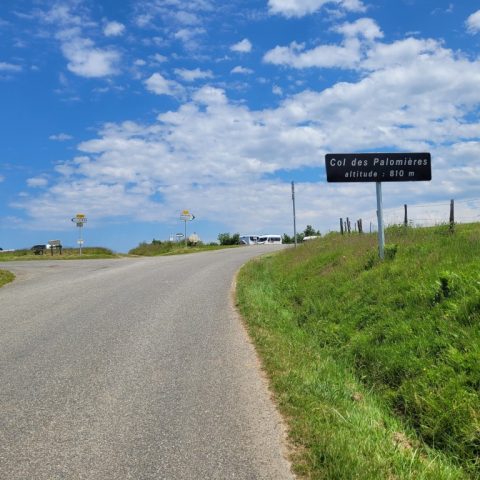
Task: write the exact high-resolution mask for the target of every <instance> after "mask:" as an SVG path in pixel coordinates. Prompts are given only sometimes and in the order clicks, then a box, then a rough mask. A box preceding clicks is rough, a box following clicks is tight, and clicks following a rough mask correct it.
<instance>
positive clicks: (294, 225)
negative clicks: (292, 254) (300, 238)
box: [292, 182, 297, 248]
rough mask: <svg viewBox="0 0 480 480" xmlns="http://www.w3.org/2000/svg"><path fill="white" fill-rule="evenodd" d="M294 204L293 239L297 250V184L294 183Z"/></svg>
mask: <svg viewBox="0 0 480 480" xmlns="http://www.w3.org/2000/svg"><path fill="white" fill-rule="evenodd" d="M292 203H293V238H294V240H295V248H297V218H296V215H295V184H294V183H293V182H292Z"/></svg>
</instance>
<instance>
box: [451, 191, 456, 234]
mask: <svg viewBox="0 0 480 480" xmlns="http://www.w3.org/2000/svg"><path fill="white" fill-rule="evenodd" d="M454 229H455V201H454V200H453V198H452V200H450V231H451V232H453V230H454Z"/></svg>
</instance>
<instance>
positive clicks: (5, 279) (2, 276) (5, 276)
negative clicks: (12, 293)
mask: <svg viewBox="0 0 480 480" xmlns="http://www.w3.org/2000/svg"><path fill="white" fill-rule="evenodd" d="M14 279H15V275H14V274H13V273H12V272H8V271H7V270H0V287H3V286H4V285H6V284H7V283H10V282H13V280H14Z"/></svg>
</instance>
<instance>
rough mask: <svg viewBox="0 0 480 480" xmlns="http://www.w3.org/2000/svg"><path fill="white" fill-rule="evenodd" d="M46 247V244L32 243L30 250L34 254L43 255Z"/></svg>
mask: <svg viewBox="0 0 480 480" xmlns="http://www.w3.org/2000/svg"><path fill="white" fill-rule="evenodd" d="M46 249H47V246H46V245H34V246H33V247H32V248H31V249H30V250H31V251H32V252H33V253H34V254H35V255H43V254H44V253H45V250H46Z"/></svg>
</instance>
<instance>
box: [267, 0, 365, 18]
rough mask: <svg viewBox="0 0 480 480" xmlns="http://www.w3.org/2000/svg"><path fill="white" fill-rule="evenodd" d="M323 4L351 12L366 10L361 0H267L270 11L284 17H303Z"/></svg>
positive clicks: (317, 9)
mask: <svg viewBox="0 0 480 480" xmlns="http://www.w3.org/2000/svg"><path fill="white" fill-rule="evenodd" d="M332 4H333V5H332ZM325 5H329V6H335V7H337V8H339V9H341V10H346V11H351V12H364V11H365V10H366V8H365V5H364V4H363V2H362V1H361V0H268V7H269V10H270V13H272V14H280V15H284V16H285V17H303V16H304V15H308V14H311V13H315V12H317V11H319V10H320V9H321V8H322V7H323V6H325Z"/></svg>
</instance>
